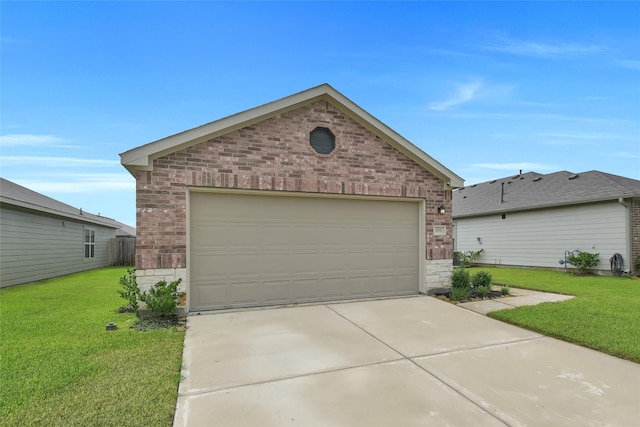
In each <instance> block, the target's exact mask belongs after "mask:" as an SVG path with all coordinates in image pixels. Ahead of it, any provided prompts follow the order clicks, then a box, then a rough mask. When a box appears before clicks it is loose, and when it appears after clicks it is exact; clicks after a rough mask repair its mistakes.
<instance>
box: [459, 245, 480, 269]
mask: <svg viewBox="0 0 640 427" xmlns="http://www.w3.org/2000/svg"><path fill="white" fill-rule="evenodd" d="M482 252H484V249H480V250H479V251H466V252H459V253H458V260H459V261H460V267H462V268H467V267H471V265H472V264H473V263H474V262H475V261H476V260H477V259H478V258H480V255H482Z"/></svg>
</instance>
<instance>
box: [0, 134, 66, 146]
mask: <svg viewBox="0 0 640 427" xmlns="http://www.w3.org/2000/svg"><path fill="white" fill-rule="evenodd" d="M0 146H2V147H42V146H47V147H54V148H73V147H74V146H73V145H69V144H65V143H64V140H63V139H62V138H59V137H57V136H54V135H34V134H29V133H14V134H9V135H0Z"/></svg>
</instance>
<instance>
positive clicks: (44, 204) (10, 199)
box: [0, 178, 136, 236]
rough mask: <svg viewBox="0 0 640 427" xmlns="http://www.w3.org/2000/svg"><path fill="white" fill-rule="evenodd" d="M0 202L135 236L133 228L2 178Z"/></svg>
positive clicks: (123, 234)
mask: <svg viewBox="0 0 640 427" xmlns="http://www.w3.org/2000/svg"><path fill="white" fill-rule="evenodd" d="M0 202H2V203H3V204H8V205H13V206H19V207H21V208H24V209H30V210H34V211H38V212H44V213H47V214H49V215H56V216H60V217H64V218H70V219H75V220H78V221H81V222H87V223H92V224H99V225H103V226H106V227H112V228H116V229H118V231H117V232H116V234H117V235H118V236H126V235H131V236H135V235H136V232H135V228H133V227H130V226H128V225H126V224H123V223H121V222H118V221H116V220H114V219H111V218H107V217H104V216H100V215H95V214H92V213H89V212H86V211H83V210H82V209H79V208H74V207H73V206H70V205H67V204H65V203H62V202H60V201H58V200H55V199H52V198H51V197H47V196H45V195H43V194H40V193H37V192H35V191H33V190H29V189H28V188H26V187H23V186H21V185H18V184H16V183H15V182H11V181H9V180H7V179H4V178H0Z"/></svg>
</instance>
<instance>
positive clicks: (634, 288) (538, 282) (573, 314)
mask: <svg viewBox="0 0 640 427" xmlns="http://www.w3.org/2000/svg"><path fill="white" fill-rule="evenodd" d="M474 270H476V269H474ZM482 270H486V271H489V272H490V273H491V275H492V276H493V282H494V284H495V283H506V284H509V285H511V286H513V287H517V288H525V289H535V290H540V291H547V292H556V293H561V294H569V295H575V298H573V299H571V300H569V301H565V302H559V303H543V304H539V305H536V306H531V307H520V308H517V309H514V310H503V311H498V312H493V313H490V314H489V316H490V317H493V318H494V319H499V320H502V321H505V322H509V323H512V324H514V325H518V326H522V327H524V328H527V329H531V330H534V331H537V332H540V333H542V334H544V335H547V336H551V337H556V338H560V339H562V340H565V341H569V342H573V343H576V344H579V345H582V346H585V347H590V348H593V349H596V350H599V351H602V352H604V353H608V354H611V355H614V356H618V357H621V358H624V359H628V360H632V361H634V362H637V363H640V280H638V279H630V278H627V277H605V276H582V277H580V276H572V275H571V274H567V273H564V272H557V271H547V270H537V269H516V268H482Z"/></svg>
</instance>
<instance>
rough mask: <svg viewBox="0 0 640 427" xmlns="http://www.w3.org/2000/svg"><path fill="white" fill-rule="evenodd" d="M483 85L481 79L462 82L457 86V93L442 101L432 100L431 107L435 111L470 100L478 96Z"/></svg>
mask: <svg viewBox="0 0 640 427" xmlns="http://www.w3.org/2000/svg"><path fill="white" fill-rule="evenodd" d="M483 86H484V84H483V83H482V81H480V80H475V81H472V82H470V83H464V84H460V85H458V87H456V90H455V93H454V94H453V95H452V96H451V97H449V99H447V100H446V101H442V102H432V103H430V104H429V108H430V109H431V110H434V111H444V110H448V109H449V108H451V107H455V106H456V105H460V104H464V103H466V102H469V101H471V100H473V99H474V98H475V97H476V95H477V93H478V91H480V90H481V89H482V88H483Z"/></svg>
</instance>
